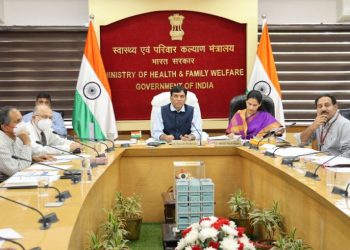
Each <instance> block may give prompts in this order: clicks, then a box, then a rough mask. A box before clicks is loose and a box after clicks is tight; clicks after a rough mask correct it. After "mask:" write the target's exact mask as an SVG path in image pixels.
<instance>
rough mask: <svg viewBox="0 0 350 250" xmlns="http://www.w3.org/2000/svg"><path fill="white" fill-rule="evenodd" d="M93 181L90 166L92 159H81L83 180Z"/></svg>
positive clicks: (86, 181)
mask: <svg viewBox="0 0 350 250" xmlns="http://www.w3.org/2000/svg"><path fill="white" fill-rule="evenodd" d="M91 181H92V171H91V166H90V159H83V160H82V161H81V182H82V183H89V182H91Z"/></svg>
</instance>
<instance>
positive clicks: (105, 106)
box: [73, 22, 118, 139]
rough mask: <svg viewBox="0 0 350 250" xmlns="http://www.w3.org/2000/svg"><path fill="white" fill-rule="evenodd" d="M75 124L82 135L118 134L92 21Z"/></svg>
mask: <svg viewBox="0 0 350 250" xmlns="http://www.w3.org/2000/svg"><path fill="white" fill-rule="evenodd" d="M73 128H74V131H75V132H76V133H77V135H78V136H79V137H80V138H95V139H105V138H109V139H112V137H113V139H115V138H117V137H118V132H117V128H116V122H115V117H114V110H113V105H112V96H111V89H110V87H109V83H108V79H107V76H106V71H105V69H104V66H103V62H102V57H101V54H100V50H99V47H98V44H97V39H96V34H95V30H94V27H93V25H92V23H91V22H90V24H89V30H88V33H87V38H86V44H85V50H84V55H83V59H82V62H81V66H80V72H79V77H78V83H77V88H76V91H75V97H74V108H73Z"/></svg>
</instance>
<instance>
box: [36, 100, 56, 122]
mask: <svg viewBox="0 0 350 250" xmlns="http://www.w3.org/2000/svg"><path fill="white" fill-rule="evenodd" d="M35 117H40V118H42V119H52V109H51V108H50V107H49V106H47V105H44V104H40V105H37V106H35V108H34V112H33V120H35Z"/></svg>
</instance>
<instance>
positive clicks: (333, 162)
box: [313, 155, 350, 167]
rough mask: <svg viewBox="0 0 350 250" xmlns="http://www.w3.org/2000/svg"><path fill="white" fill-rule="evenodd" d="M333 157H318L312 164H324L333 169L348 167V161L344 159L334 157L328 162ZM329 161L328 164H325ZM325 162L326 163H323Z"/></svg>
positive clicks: (349, 161) (349, 160)
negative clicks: (335, 167)
mask: <svg viewBox="0 0 350 250" xmlns="http://www.w3.org/2000/svg"><path fill="white" fill-rule="evenodd" d="M333 157H334V156H332V155H326V156H320V157H318V158H314V159H313V162H315V163H317V164H320V165H322V164H325V165H326V166H328V167H334V166H343V167H350V159H349V158H345V157H341V156H339V157H335V158H334V159H332V160H330V159H331V158H333ZM328 160H330V161H329V162H326V161H328ZM325 162H326V163H325Z"/></svg>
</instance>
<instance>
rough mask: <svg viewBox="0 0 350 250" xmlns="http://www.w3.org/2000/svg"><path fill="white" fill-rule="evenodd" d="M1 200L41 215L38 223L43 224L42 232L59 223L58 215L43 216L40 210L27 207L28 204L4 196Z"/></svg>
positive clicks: (0, 196)
mask: <svg viewBox="0 0 350 250" xmlns="http://www.w3.org/2000/svg"><path fill="white" fill-rule="evenodd" d="M0 198H3V199H4V200H7V201H10V202H12V203H15V204H18V205H20V206H23V207H26V208H29V209H31V210H33V211H36V212H37V213H39V214H40V216H41V218H40V219H39V221H38V222H39V223H41V227H40V229H41V230H46V229H49V228H50V225H51V223H54V222H57V221H58V218H57V215H56V213H49V214H47V215H43V213H42V212H40V211H39V210H38V209H36V208H35V207H31V206H29V205H26V204H23V203H21V202H18V201H15V200H12V199H10V198H7V197H5V196H2V195H0Z"/></svg>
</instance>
